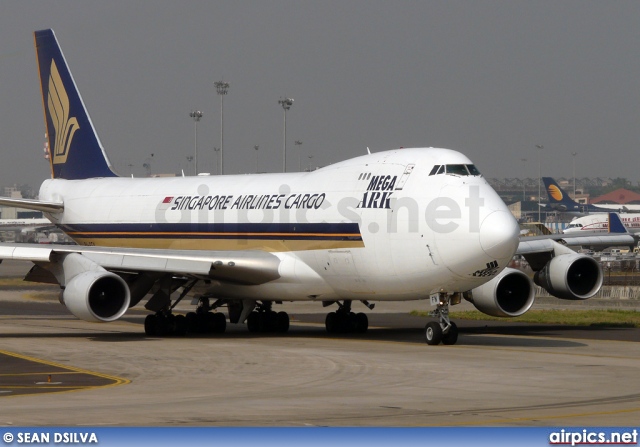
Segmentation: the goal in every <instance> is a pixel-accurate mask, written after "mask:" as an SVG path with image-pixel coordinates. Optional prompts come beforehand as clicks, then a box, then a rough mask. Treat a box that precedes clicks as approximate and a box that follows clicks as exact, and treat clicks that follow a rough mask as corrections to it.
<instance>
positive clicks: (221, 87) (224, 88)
mask: <svg viewBox="0 0 640 447" xmlns="http://www.w3.org/2000/svg"><path fill="white" fill-rule="evenodd" d="M213 85H214V86H215V87H216V93H218V95H219V96H220V174H224V95H226V94H227V93H228V92H229V85H230V84H229V83H228V82H224V81H216V82H214V83H213Z"/></svg>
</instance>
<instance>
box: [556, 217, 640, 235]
mask: <svg viewBox="0 0 640 447" xmlns="http://www.w3.org/2000/svg"><path fill="white" fill-rule="evenodd" d="M618 216H619V218H620V221H621V222H622V225H624V227H625V228H626V230H627V231H628V232H629V233H631V234H637V233H640V214H636V213H618ZM587 231H595V232H608V231H609V215H608V214H606V213H597V214H588V215H586V216H582V217H576V218H575V219H573V220H572V221H571V223H570V224H569V226H568V227H567V228H565V229H564V231H563V232H564V233H565V234H577V233H581V232H587Z"/></svg>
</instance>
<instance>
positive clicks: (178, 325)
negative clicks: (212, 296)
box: [144, 280, 227, 336]
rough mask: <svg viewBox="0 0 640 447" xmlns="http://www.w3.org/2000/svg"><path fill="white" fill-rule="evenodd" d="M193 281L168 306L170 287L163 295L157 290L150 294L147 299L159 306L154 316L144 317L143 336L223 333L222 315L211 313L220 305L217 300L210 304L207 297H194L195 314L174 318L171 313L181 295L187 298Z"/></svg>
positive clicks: (175, 316)
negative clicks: (152, 295) (196, 298)
mask: <svg viewBox="0 0 640 447" xmlns="http://www.w3.org/2000/svg"><path fill="white" fill-rule="evenodd" d="M196 282H197V280H194V281H192V282H190V283H188V284H186V285H185V287H184V290H183V291H182V293H181V294H180V296H179V297H178V299H177V300H176V301H175V302H174V303H173V304H171V299H170V298H169V296H170V294H171V293H170V292H171V288H166V289H165V293H162V292H161V291H160V292H157V293H156V295H154V297H153V298H152V299H151V300H153V299H154V298H155V299H156V301H157V302H158V303H159V304H158V307H160V306H162V307H161V308H160V310H158V311H157V312H156V313H155V314H151V315H147V317H146V318H145V320H144V332H145V334H147V335H149V336H166V335H178V336H180V335H186V334H222V333H224V331H225V330H226V328H227V320H226V318H225V316H224V314H222V313H220V312H211V311H212V310H215V309H216V308H218V307H219V306H220V305H222V304H224V302H223V301H221V300H218V301H216V302H215V303H214V304H213V305H211V304H210V303H209V298H208V297H206V296H201V297H199V298H198V305H197V307H196V311H195V312H189V313H188V314H187V315H186V316H185V315H176V314H174V313H173V309H174V308H175V307H176V306H177V305H178V303H179V302H180V301H182V299H183V298H184V297H185V296H187V294H188V293H189V292H190V291H191V289H192V288H193V286H194V285H195V284H196ZM156 297H157V298H156ZM151 300H150V301H151ZM147 306H149V304H147ZM152 306H153V305H152Z"/></svg>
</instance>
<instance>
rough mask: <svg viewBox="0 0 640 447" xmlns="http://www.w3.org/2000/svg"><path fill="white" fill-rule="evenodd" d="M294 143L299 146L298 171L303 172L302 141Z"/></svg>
mask: <svg viewBox="0 0 640 447" xmlns="http://www.w3.org/2000/svg"><path fill="white" fill-rule="evenodd" d="M293 144H295V145H296V147H297V148H298V172H302V148H301V147H300V146H302V141H300V140H296V141H295V142H294V143H293Z"/></svg>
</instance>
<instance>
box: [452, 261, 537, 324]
mask: <svg viewBox="0 0 640 447" xmlns="http://www.w3.org/2000/svg"><path fill="white" fill-rule="evenodd" d="M464 297H465V298H466V299H467V300H468V301H470V302H471V303H473V305H474V306H475V307H476V309H478V310H479V311H480V312H483V313H485V314H487V315H491V316H492V317H518V316H520V315H522V314H524V313H525V312H526V311H528V310H529V309H530V308H531V306H532V305H533V301H534V299H535V294H534V290H533V283H532V282H531V279H529V277H528V276H527V275H525V274H524V273H522V272H521V271H520V270H516V269H511V268H506V269H504V270H503V271H502V272H500V274H499V275H498V276H496V277H495V278H493V279H492V280H491V281H489V282H487V283H485V284H483V285H481V286H480V287H476V288H475V289H473V290H471V291H470V292H466V293H465V294H464Z"/></svg>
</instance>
